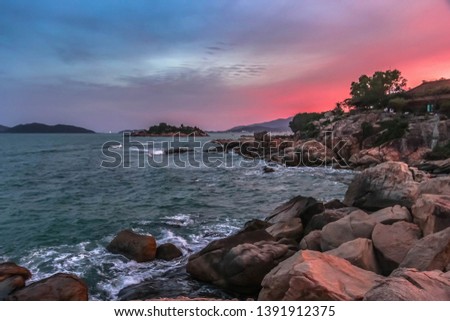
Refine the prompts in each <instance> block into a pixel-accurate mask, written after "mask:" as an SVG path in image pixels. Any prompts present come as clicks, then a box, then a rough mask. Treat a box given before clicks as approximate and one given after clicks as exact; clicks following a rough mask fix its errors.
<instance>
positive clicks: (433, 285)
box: [364, 269, 450, 301]
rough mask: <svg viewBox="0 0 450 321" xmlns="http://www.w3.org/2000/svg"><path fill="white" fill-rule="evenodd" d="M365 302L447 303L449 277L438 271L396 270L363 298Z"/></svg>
mask: <svg viewBox="0 0 450 321" xmlns="http://www.w3.org/2000/svg"><path fill="white" fill-rule="evenodd" d="M364 300H365V301H449V300H450V277H449V276H446V275H445V274H444V273H442V272H439V271H427V272H419V271H417V270H415V269H398V270H396V271H394V272H393V273H392V274H391V276H390V277H389V278H386V279H385V280H383V281H381V282H380V283H379V284H377V285H376V286H374V287H373V288H372V289H370V290H369V291H368V292H367V293H366V295H365V296H364Z"/></svg>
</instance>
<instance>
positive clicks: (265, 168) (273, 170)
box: [263, 166, 275, 173]
mask: <svg viewBox="0 0 450 321" xmlns="http://www.w3.org/2000/svg"><path fill="white" fill-rule="evenodd" d="M263 172H264V173H273V172H275V169H274V168H273V167H269V166H264V167H263Z"/></svg>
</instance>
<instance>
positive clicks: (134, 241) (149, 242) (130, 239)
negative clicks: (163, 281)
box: [107, 230, 156, 262]
mask: <svg viewBox="0 0 450 321" xmlns="http://www.w3.org/2000/svg"><path fill="white" fill-rule="evenodd" d="M107 250H108V251H110V252H111V253H114V254H122V255H123V256H125V257H126V258H128V259H130V260H134V261H136V262H147V261H151V260H153V259H154V258H155V256H156V241H155V238H154V237H153V236H150V235H140V234H137V233H135V232H133V231H132V230H123V231H121V232H120V233H119V234H117V236H116V237H115V238H114V239H113V240H112V241H111V243H109V245H108V246H107Z"/></svg>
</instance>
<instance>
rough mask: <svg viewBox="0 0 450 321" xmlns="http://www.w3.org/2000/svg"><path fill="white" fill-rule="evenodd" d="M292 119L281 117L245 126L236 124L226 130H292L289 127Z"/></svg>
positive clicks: (252, 131) (251, 131)
mask: <svg viewBox="0 0 450 321" xmlns="http://www.w3.org/2000/svg"><path fill="white" fill-rule="evenodd" d="M291 120H292V117H288V118H280V119H276V120H272V121H268V122H264V123H257V124H251V125H244V126H236V127H233V128H230V129H228V130H226V132H235V133H236V132H250V133H254V132H261V131H265V130H266V131H268V132H290V131H291V129H290V128H289V122H290V121H291Z"/></svg>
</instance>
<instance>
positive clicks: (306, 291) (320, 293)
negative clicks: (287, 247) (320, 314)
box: [258, 250, 383, 301]
mask: <svg viewBox="0 0 450 321" xmlns="http://www.w3.org/2000/svg"><path fill="white" fill-rule="evenodd" d="M382 279H383V277H381V276H379V275H377V274H375V273H373V272H369V271H366V270H363V269H360V268H358V267H356V266H354V265H352V264H350V263H349V262H348V261H347V260H344V259H341V258H339V257H335V256H333V255H329V254H324V253H320V252H316V251H308V250H306V251H300V252H298V253H296V254H295V255H294V256H292V257H290V258H289V259H287V260H285V261H284V262H282V263H280V264H279V265H278V266H277V267H275V268H274V269H273V270H272V271H270V273H269V274H267V275H266V277H265V278H264V280H263V281H262V290H261V291H260V293H259V296H258V300H262V301H267V300H270V301H279V300H283V301H296V300H307V301H308V300H314V301H316V300H319V301H327V300H361V299H362V298H363V297H364V295H365V294H366V292H367V291H368V290H369V289H371V288H373V287H374V285H375V284H376V282H378V281H381V280H382Z"/></svg>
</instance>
